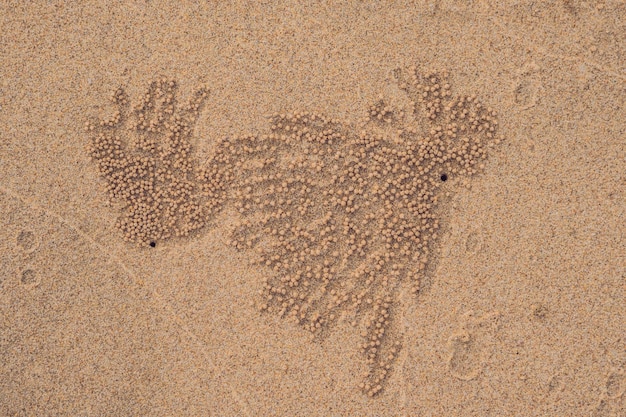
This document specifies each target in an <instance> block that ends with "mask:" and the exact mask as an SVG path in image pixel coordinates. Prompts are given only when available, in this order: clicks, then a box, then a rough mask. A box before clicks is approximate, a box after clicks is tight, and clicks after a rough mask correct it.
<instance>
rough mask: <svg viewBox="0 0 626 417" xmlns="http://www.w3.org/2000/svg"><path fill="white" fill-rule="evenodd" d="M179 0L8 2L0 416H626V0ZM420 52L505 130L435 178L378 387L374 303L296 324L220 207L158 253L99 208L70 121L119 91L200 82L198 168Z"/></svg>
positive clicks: (2, 104) (82, 136)
mask: <svg viewBox="0 0 626 417" xmlns="http://www.w3.org/2000/svg"><path fill="white" fill-rule="evenodd" d="M176 3H177V5H173V4H172V3H171V2H159V1H145V2H95V1H94V2H89V1H85V2H81V3H80V4H68V3H66V2H42V1H41V2H4V3H3V4H2V5H1V6H0V22H1V23H0V29H1V33H2V35H1V36H0V135H1V137H0V237H1V239H0V416H31V415H32V416H48V415H50V416H53V415H54V416H57V415H68V416H79V415H80V416H92V415H93V416H107V415H115V416H126V415H128V416H131V415H132V416H135V415H149V416H161V415H162V416H183V415H190V416H196V415H198V416H207V415H211V416H255V415H257V416H422V415H423V416H429V415H438V416H474V415H476V416H492V415H493V416H505V415H507V416H508V415H510V416H513V415H518V416H589V415H592V416H625V415H626V395H625V394H624V391H625V390H626V239H625V233H626V193H625V190H626V132H625V126H626V123H625V120H626V111H625V107H624V104H625V103H624V102H625V99H626V61H625V56H626V23H625V22H626V3H625V2H624V1H617V0H615V1H613V0H607V1H600V2H582V1H581V2H579V1H565V0H564V1H562V2H551V3H543V2H534V1H524V0H522V1H511V2H495V1H492V0H483V1H476V2H465V1H445V0H441V1H425V2H421V3H419V4H411V3H400V2H394V3H393V4H388V5H381V4H379V3H378V2H347V3H324V4H317V5H311V4H308V2H303V3H302V4H292V2H284V3H279V2H268V3H267V4H261V2H234V3H232V4H227V3H229V2H213V3H211V2H180V4H178V2H176ZM411 67H415V68H416V73H420V74H427V73H429V72H430V71H434V73H437V74H441V73H443V72H447V73H448V74H449V83H450V85H451V87H450V88H451V91H452V92H453V94H455V95H460V96H471V95H473V94H476V96H477V97H478V98H479V99H480V101H481V103H484V106H485V107H486V106H489V107H491V108H492V109H493V110H495V111H497V137H498V138H499V137H500V135H502V136H503V137H504V139H503V140H502V141H501V143H499V144H497V145H494V146H491V147H490V148H489V155H488V157H487V158H486V159H485V160H484V162H483V164H484V168H483V169H482V170H480V172H478V173H477V174H476V175H473V176H471V177H470V176H468V177H467V178H459V179H458V180H457V179H456V178H452V177H451V181H450V182H449V183H447V184H445V185H444V187H446V188H444V189H443V191H444V192H446V193H449V195H448V196H447V197H446V198H444V199H442V201H441V202H440V203H439V206H438V208H437V210H436V211H434V212H433V213H434V215H435V216H436V219H437V221H438V222H439V224H440V229H439V231H438V233H437V237H436V238H435V239H434V241H433V242H432V245H431V246H429V248H431V255H430V256H429V258H428V262H427V263H426V265H425V271H423V272H422V274H421V275H420V277H419V292H418V294H417V296H411V295H410V294H409V291H408V290H409V288H405V287H403V286H402V285H400V286H399V287H398V288H397V290H396V291H395V292H394V296H393V298H390V301H389V302H388V304H389V307H388V308H389V310H390V311H391V312H392V318H393V320H392V321H391V322H390V324H389V329H391V330H390V333H389V334H390V335H388V336H385V337H386V338H385V339H384V340H383V346H384V345H385V343H391V342H393V343H395V342H397V343H398V349H397V354H396V356H395V358H394V359H393V360H392V361H391V366H390V369H389V371H388V373H387V375H386V377H385V379H384V381H382V383H381V388H380V390H378V391H376V392H375V393H372V394H373V395H371V396H370V395H368V389H363V388H360V387H359V385H360V384H361V383H362V379H363V378H362V376H363V375H364V370H366V368H367V364H366V360H365V357H364V356H363V354H362V353H361V352H360V346H361V343H362V339H361V335H360V334H359V332H360V330H359V326H361V322H360V321H359V324H358V325H357V326H353V325H352V324H351V323H350V321H352V319H351V318H349V317H348V316H350V314H352V313H354V314H356V317H355V318H354V319H355V320H357V319H358V320H360V319H361V318H362V317H361V316H360V314H362V315H363V317H365V316H367V314H369V311H368V310H366V311H365V312H362V313H361V312H359V311H356V313H355V311H353V310H349V309H348V310H345V311H341V312H340V313H341V314H340V315H339V317H338V318H337V319H329V324H328V325H327V326H322V330H323V334H322V335H320V336H319V337H313V338H312V337H311V332H310V331H309V330H307V329H306V328H303V326H299V325H297V324H294V323H293V322H292V321H290V320H287V319H285V318H281V317H280V316H279V314H276V312H271V311H270V312H267V311H260V310H261V309H262V308H263V304H264V303H265V302H266V301H265V299H264V297H265V296H264V295H260V294H259V292H260V290H263V288H264V287H263V285H264V280H265V279H267V278H268V277H272V276H273V275H272V274H273V272H272V270H271V269H270V268H269V267H267V268H266V267H262V266H259V265H256V264H254V263H252V262H251V261H250V259H251V252H250V251H247V250H237V249H236V248H235V247H233V245H232V244H229V243H232V236H231V229H232V225H233V224H241V223H237V222H241V218H240V216H239V215H238V214H237V212H236V210H232V209H226V208H225V209H224V211H222V212H221V213H219V215H216V216H214V217H212V218H211V219H210V220H208V221H207V223H206V224H203V225H202V227H200V228H199V230H197V231H193V232H191V233H190V234H189V236H183V237H175V238H163V239H159V240H158V241H155V242H154V243H155V245H154V247H150V246H149V245H148V246H145V245H144V246H140V245H137V244H135V243H133V242H126V241H125V240H124V239H123V237H124V233H120V230H118V229H119V228H117V227H116V221H117V220H118V218H119V217H120V215H121V214H122V213H123V211H121V209H120V208H119V207H118V206H116V202H115V201H113V204H111V202H110V201H109V197H108V193H107V189H106V186H107V183H106V175H104V174H103V173H102V171H100V172H99V169H98V164H97V163H94V160H93V158H90V153H89V146H91V145H92V143H93V142H92V140H93V135H92V134H91V132H89V131H87V132H86V131H85V123H86V122H88V123H91V121H93V120H97V119H99V118H107V117H110V116H111V115H112V114H114V112H115V105H113V104H112V103H111V101H110V100H109V98H110V97H111V93H113V92H115V91H117V89H118V88H120V87H123V89H124V91H125V93H126V94H127V96H128V97H129V101H130V103H131V104H133V105H135V104H136V103H137V102H138V101H139V100H140V98H141V97H142V95H144V94H145V93H146V91H147V90H148V87H149V85H150V83H151V82H153V81H155V80H160V79H161V78H162V77H167V79H168V80H169V79H173V80H176V82H177V85H178V91H177V100H178V101H180V102H181V103H184V102H186V101H188V100H189V98H190V97H192V94H193V92H194V91H195V90H196V89H197V88H198V87H200V86H204V87H205V88H206V93H207V94H206V98H205V99H204V103H203V105H202V106H201V107H199V112H198V113H197V120H196V121H194V122H193V123H191V124H190V128H191V132H190V135H189V144H190V146H191V147H192V153H193V158H194V160H195V161H199V162H198V164H199V165H202V164H203V163H205V161H208V160H210V158H211V155H213V154H214V153H215V152H216V149H218V148H219V146H220V145H219V141H218V140H219V139H223V138H232V137H235V136H238V135H246V134H254V135H262V134H265V133H266V132H268V131H270V127H271V126H270V125H271V124H272V123H274V122H275V120H272V119H270V118H268V116H269V115H272V114H275V113H279V114H280V113H286V114H289V113H292V112H304V111H307V112H313V113H316V114H323V115H326V116H327V117H329V118H332V119H337V120H342V123H343V125H345V126H350V129H354V127H355V126H360V125H359V123H361V120H362V119H363V117H364V116H367V114H368V109H370V106H371V105H372V104H375V103H377V102H378V100H380V97H381V96H382V97H383V98H384V100H385V102H386V103H389V105H390V106H393V108H394V109H396V110H397V109H401V108H410V107H411V103H410V102H409V101H410V99H409V98H408V96H407V95H406V94H404V93H403V91H402V89H401V88H399V86H400V84H401V83H400V84H399V83H398V81H397V80H396V78H397V74H398V73H399V72H398V70H399V69H401V71H404V73H406V71H407V68H411ZM433 91H434V90H433ZM430 97H432V93H431V96H430ZM417 107H419V105H418V106H417ZM417 107H416V108H417ZM397 111H398V112H399V110H397ZM443 111H444V112H445V111H446V110H445V109H444V110H443ZM383 124H384V122H383ZM418 124H419V123H418ZM126 127H127V125H126V124H124V123H121V124H120V126H119V129H118V127H115V129H118V130H114V132H121V133H120V134H124V135H125V134H127V133H124V132H129V130H128V129H126ZM444 128H446V127H445V126H444ZM380 131H381V132H383V133H384V132H387V133H388V129H387V130H385V128H384V126H383V128H381V130H380ZM131 133H132V131H131ZM131 133H128V134H129V135H130V134H131ZM385 134H386V133H385ZM294 146H295V145H294ZM91 156H93V155H91ZM303 156H304V157H305V159H306V155H303ZM296 157H297V155H296ZM362 162H364V164H366V165H367V164H369V163H370V162H371V161H370V160H369V159H367V158H365V159H362ZM329 169H330V168H329ZM286 172H288V173H289V172H290V171H286ZM331 174H332V172H331ZM329 175H330V174H329ZM466 180H467V182H465V181H466ZM339 189H340V188H339ZM315 198H317V199H315ZM315 198H314V200H315V202H317V201H318V200H319V201H324V198H322V197H321V195H317V196H316V197H315ZM329 198H330V197H329ZM315 204H317V203H315ZM315 204H313V206H315ZM320 204H321V203H320ZM220 207H221V206H220ZM314 208H315V207H314ZM431 235H432V233H431ZM143 243H148V241H145V242H143ZM339 255H342V253H340V254H339ZM307 262H309V263H310V264H311V265H314V264H315V261H314V260H307ZM343 284H344V281H341V282H340V285H343ZM261 292H262V291H261ZM274 301H275V300H274ZM259 306H261V308H259ZM270 307H271V303H270ZM381 308H382V307H381ZM385 323H387V322H386V321H385ZM322 324H323V321H322ZM389 349H391V348H389ZM377 369H378V368H377ZM380 369H382V368H380Z"/></svg>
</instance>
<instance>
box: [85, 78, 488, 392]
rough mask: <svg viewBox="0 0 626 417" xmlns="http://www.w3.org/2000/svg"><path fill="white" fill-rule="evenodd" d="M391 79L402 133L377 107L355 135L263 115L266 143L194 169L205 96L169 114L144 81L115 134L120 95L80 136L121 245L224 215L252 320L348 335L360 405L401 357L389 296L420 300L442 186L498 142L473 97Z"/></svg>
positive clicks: (430, 82)
mask: <svg viewBox="0 0 626 417" xmlns="http://www.w3.org/2000/svg"><path fill="white" fill-rule="evenodd" d="M397 78H398V82H399V86H400V88H401V89H402V90H403V91H404V92H405V93H406V95H407V96H408V98H409V99H410V101H411V104H412V107H413V108H412V109H410V113H411V115H412V116H413V117H412V119H411V120H410V121H409V118H408V117H406V115H405V114H404V112H402V111H398V110H396V109H394V108H393V107H392V106H389V105H388V104H386V103H385V101H384V99H382V98H381V99H380V100H379V101H377V102H376V103H375V104H374V105H372V106H371V107H370V108H369V109H368V117H367V120H366V121H365V122H364V123H363V125H362V126H360V127H354V126H351V125H348V124H346V123H344V122H340V121H337V120H333V119H330V118H327V117H325V116H323V115H319V114H314V113H311V112H307V111H302V112H297V111H296V112H292V113H290V114H282V115H279V114H276V115H274V116H273V117H272V118H271V120H270V122H271V129H270V131H269V132H267V134H264V135H259V136H250V135H248V136H241V137H234V138H227V139H223V140H219V141H218V143H217V146H216V149H215V151H214V153H213V154H212V156H211V157H210V158H209V160H208V161H207V163H206V164H204V165H203V166H200V167H197V166H196V163H195V162H194V160H193V158H192V157H191V149H190V146H189V137H190V135H191V132H192V129H193V124H194V123H195V121H196V118H197V116H198V112H199V109H200V105H201V102H202V99H203V98H204V97H206V94H207V92H206V90H204V89H200V90H198V92H197V93H196V95H195V96H194V97H193V98H192V100H191V102H190V104H189V105H188V106H186V107H185V108H183V109H182V110H181V111H178V110H177V109H176V107H175V103H174V102H175V92H174V88H175V83H174V82H173V81H168V80H161V81H156V82H153V83H152V84H151V85H150V88H149V90H148V93H147V94H146V95H145V97H143V98H142V100H140V102H139V105H138V106H137V107H136V108H135V109H134V111H133V113H132V119H133V120H132V121H128V123H127V113H128V112H127V111H126V110H125V106H126V105H127V99H126V97H125V94H124V92H123V91H122V90H119V91H118V92H116V93H115V94H114V95H113V101H114V102H115V103H116V104H117V105H118V106H119V107H120V111H118V112H117V113H115V114H114V116H113V117H112V118H111V119H109V120H105V121H102V122H101V123H99V124H88V125H87V130H88V131H89V132H91V133H92V135H93V139H92V144H91V148H90V154H91V155H92V157H93V158H94V159H95V160H96V162H97V163H98V167H99V170H100V174H101V175H102V177H103V178H104V179H105V181H106V183H107V187H108V190H109V193H110V195H111V197H112V199H113V200H114V201H115V202H117V203H120V204H121V210H122V216H121V218H120V221H119V223H118V228H119V229H120V230H121V232H122V234H123V236H124V237H125V238H126V239H127V240H129V241H132V242H136V243H138V244H140V245H148V244H151V245H154V244H155V242H156V241H158V240H162V239H167V238H170V237H172V236H186V235H188V234H189V233H190V232H191V231H194V230H198V229H200V228H202V227H203V226H205V225H206V224H207V222H208V220H209V219H210V217H211V216H212V215H214V214H215V213H216V212H218V211H219V210H221V209H222V208H223V207H225V206H226V205H229V206H231V207H233V208H234V209H236V211H237V212H238V213H239V218H238V219H236V221H235V228H234V230H233V231H232V236H231V245H233V246H234V247H235V248H237V249H238V250H242V251H250V252H251V262H254V263H256V264H258V265H261V266H262V267H263V268H265V270H266V278H265V280H264V282H263V285H262V288H261V289H260V290H259V294H260V302H259V309H260V310H261V311H267V312H270V313H275V314H278V315H280V316H283V317H287V318H289V319H290V320H292V321H294V322H295V323H298V324H299V325H301V326H302V327H303V328H304V329H306V330H307V331H309V332H311V334H312V337H313V338H315V337H318V336H323V334H324V332H325V330H326V329H328V328H329V327H330V326H332V325H333V324H335V323H336V322H338V321H339V320H340V319H345V320H347V321H348V322H350V323H351V324H352V325H353V326H354V327H355V328H357V331H359V332H360V334H361V336H362V342H361V343H360V344H359V346H356V347H355V348H356V349H359V350H360V352H361V353H362V355H363V358H364V360H365V361H366V363H367V371H366V372H365V374H364V375H363V381H362V382H361V383H360V387H361V389H362V390H363V392H364V393H366V394H367V395H369V396H374V395H376V394H377V393H379V392H380V391H381V390H382V389H383V386H384V384H385V381H386V380H387V379H388V378H389V376H390V374H391V372H392V371H393V363H394V361H395V359H396V358H397V356H398V353H399V350H400V349H401V347H402V340H401V337H402V335H401V332H400V330H399V327H398V326H397V325H394V321H393V318H394V316H395V315H397V314H398V311H396V310H397V308H398V307H397V299H398V291H400V285H401V284H402V283H409V284H410V287H411V288H412V292H413V294H417V293H418V292H419V290H420V280H421V279H422V277H423V274H424V271H425V270H426V268H427V265H428V263H429V261H430V260H431V258H432V256H433V254H432V251H433V247H432V244H433V242H434V241H435V240H436V238H437V232H438V229H439V226H440V221H439V219H438V218H437V216H436V213H437V211H436V208H437V207H438V205H439V204H441V201H442V199H443V196H442V193H447V192H449V191H450V190H451V188H450V186H449V185H446V186H445V187H443V185H444V184H445V183H446V182H447V181H450V183H454V184H457V183H458V182H459V181H458V180H459V179H462V178H468V177H470V176H472V175H474V174H476V173H477V172H479V171H480V169H482V168H483V166H484V165H483V164H482V162H483V161H484V160H485V158H486V157H487V154H488V150H489V148H490V147H491V146H493V145H494V144H497V143H499V140H500V139H499V138H496V132H497V124H498V123H497V120H496V112H495V111H494V110H493V109H491V108H488V107H485V106H483V105H482V104H481V103H480V101H479V100H478V99H477V97H476V96H465V97H455V96H453V95H452V93H451V88H450V85H449V83H448V80H447V78H448V77H447V74H446V73H434V72H432V73H426V74H423V75H420V74H418V73H417V71H416V69H415V68H411V69H409V70H407V71H399V72H398V73H397ZM125 124H126V125H128V126H126V127H127V128H128V129H124V128H123V126H124V125H125ZM381 126H388V127H391V128H393V130H394V132H395V133H384V134H383V133H381V132H383V131H384V132H387V130H385V129H381Z"/></svg>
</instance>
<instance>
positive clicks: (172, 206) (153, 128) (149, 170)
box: [86, 79, 210, 245]
mask: <svg viewBox="0 0 626 417" xmlns="http://www.w3.org/2000/svg"><path fill="white" fill-rule="evenodd" d="M175 94H176V83H175V82H174V81H172V80H166V79H162V80H158V81H153V82H152V83H151V84H150V86H149V88H148V91H147V92H146V94H145V95H144V96H143V97H142V98H141V99H140V100H139V103H138V104H137V105H136V106H135V107H134V108H133V109H130V108H129V103H128V99H127V97H126V94H125V92H124V90H123V89H118V90H117V91H116V92H115V93H114V94H113V95H112V97H111V99H112V101H113V103H114V104H115V105H116V106H117V108H118V110H117V111H116V112H115V113H114V114H113V116H112V117H111V118H109V119H105V120H102V121H100V122H99V123H87V126H86V128H87V130H88V131H89V132H90V133H91V135H92V141H91V145H90V147H89V154H90V155H91V157H92V158H93V160H95V162H96V163H97V165H98V170H99V173H100V175H101V176H102V177H103V179H104V180H105V182H106V187H107V190H108V192H109V195H110V197H111V200H112V201H113V202H115V203H117V204H118V205H119V207H120V208H121V211H122V215H121V216H120V218H119V220H118V222H117V227H118V228H119V229H120V231H121V232H122V233H123V236H124V238H125V239H126V240H127V241H130V242H135V243H138V244H140V245H148V244H149V243H151V242H156V241H158V240H162V239H167V238H169V237H172V236H186V235H188V234H189V233H190V232H192V231H194V230H197V229H200V228H201V227H203V226H204V224H205V221H206V218H207V217H208V216H209V215H210V210H209V207H208V206H209V205H207V204H206V202H205V201H204V197H203V196H202V195H201V192H200V190H199V185H198V182H197V180H196V178H195V170H196V168H195V166H194V161H193V160H192V159H191V157H190V152H191V149H190V144H189V138H190V136H191V133H192V130H193V125H194V123H195V121H196V118H197V116H198V114H199V110H200V106H201V104H202V102H203V100H204V98H205V97H206V90H205V89H198V90H197V91H196V93H195V94H194V95H193V97H192V98H191V100H190V101H189V104H187V105H186V106H184V107H183V108H181V109H178V108H177V107H176V103H175Z"/></svg>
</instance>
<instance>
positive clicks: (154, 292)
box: [0, 184, 252, 417]
mask: <svg viewBox="0 0 626 417" xmlns="http://www.w3.org/2000/svg"><path fill="white" fill-rule="evenodd" d="M0 192H3V193H4V194H6V195H8V196H10V197H13V198H16V199H18V200H19V201H21V202H22V203H23V204H25V205H27V206H30V207H31V208H34V209H36V210H40V211H43V212H44V213H45V214H46V215H48V216H50V217H53V218H55V219H56V220H58V221H59V222H61V223H63V224H65V225H66V226H68V227H69V228H70V229H72V230H74V231H75V232H76V233H78V235H79V236H80V237H81V238H83V239H84V240H86V241H87V242H89V243H90V244H91V245H93V246H95V247H96V248H97V249H98V250H99V251H101V252H102V253H104V254H105V255H106V256H108V257H109V259H111V260H113V261H114V262H115V263H116V264H117V265H118V266H119V267H120V268H121V269H122V271H124V273H126V274H127V275H128V276H129V277H130V278H131V279H132V280H133V281H134V282H135V284H137V285H139V286H140V287H142V288H145V289H146V290H147V291H148V292H149V293H150V294H151V295H152V297H153V298H154V301H156V302H157V304H158V305H159V306H160V307H162V308H163V310H165V311H166V312H167V313H168V314H169V315H170V316H171V318H172V319H173V320H174V322H175V323H176V324H177V325H178V326H179V328H180V329H182V330H183V331H184V332H185V333H187V335H188V336H189V337H190V338H191V339H192V340H193V341H194V342H195V343H196V344H197V345H198V347H199V348H200V351H201V352H202V355H203V356H204V357H205V360H206V361H207V363H208V364H209V366H210V367H211V368H213V369H214V370H218V368H217V367H216V366H215V364H214V362H213V360H211V358H210V357H209V356H207V354H206V351H207V349H206V348H207V346H206V344H205V343H204V342H203V341H202V340H201V339H200V338H199V337H198V336H196V334H195V333H194V332H193V331H192V330H191V329H190V328H189V326H188V325H187V324H186V323H185V322H184V321H183V320H182V319H181V318H180V317H179V316H178V315H177V314H176V312H175V311H174V309H173V308H172V305H171V304H170V303H169V302H168V301H167V300H165V299H164V298H163V297H162V296H161V294H160V293H159V292H158V291H157V290H155V289H153V288H149V287H147V286H146V285H145V282H144V281H143V280H142V279H141V278H139V277H138V276H137V275H136V274H135V273H134V272H133V271H132V270H131V269H130V268H128V267H127V266H126V265H125V264H124V262H122V260H121V259H120V258H118V257H117V256H116V255H115V254H113V253H111V252H110V251H109V250H108V249H107V248H106V247H105V246H102V245H101V244H99V243H98V242H97V241H95V240H94V239H93V238H92V237H91V236H89V235H88V234H86V233H84V232H83V231H82V230H80V228H79V227H78V226H75V225H74V224H73V223H72V222H71V221H70V220H68V219H66V218H65V217H63V216H61V215H60V214H58V213H55V212H53V211H51V210H49V209H45V208H43V207H42V206H41V205H39V204H37V203H35V202H33V201H32V200H30V199H29V198H27V197H24V196H22V195H20V194H19V193H17V192H15V191H13V190H11V189H9V188H7V187H5V186H4V185H2V184H0ZM218 372H219V371H218ZM228 388H229V391H230V394H231V396H232V397H233V399H234V400H235V401H236V402H237V404H238V405H239V407H240V408H241V410H242V411H243V412H244V414H245V415H246V416H248V417H251V416H252V414H251V412H250V410H249V408H248V405H247V403H246V401H245V400H244V399H243V398H242V397H241V395H240V394H239V392H238V391H237V390H236V389H235V388H234V387H232V386H231V385H230V384H229V386H228Z"/></svg>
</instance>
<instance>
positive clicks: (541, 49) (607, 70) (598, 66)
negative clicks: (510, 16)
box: [483, 0, 626, 81]
mask: <svg viewBox="0 0 626 417" xmlns="http://www.w3.org/2000/svg"><path fill="white" fill-rule="evenodd" d="M483 5H484V6H487V7H488V8H491V4H490V2H489V1H488V0H486V1H484V2H483ZM487 19H488V20H489V21H490V22H491V23H493V24H494V25H496V26H497V27H498V28H499V29H500V33H502V34H503V35H504V36H508V37H510V38H511V39H513V40H514V41H516V42H518V43H521V44H522V45H524V46H526V47H527V48H529V49H532V50H533V51H534V52H537V53H539V54H541V55H544V56H546V57H548V58H553V59H560V60H563V61H570V62H575V63H579V64H585V65H588V66H590V67H592V68H595V69H596V70H598V71H600V72H601V73H604V74H606V75H609V76H611V77H614V78H617V79H620V80H622V81H626V74H624V75H623V74H621V73H620V72H619V71H617V70H615V69H613V68H610V67H606V66H604V65H601V64H599V63H597V62H593V61H588V60H586V59H583V58H580V57H576V56H570V55H561V54H555V53H553V52H550V51H549V50H548V49H547V48H546V47H545V46H542V45H540V44H537V43H535V42H532V41H529V40H527V39H525V38H522V37H520V36H518V35H517V34H515V33H511V31H510V30H505V27H504V26H503V25H502V24H501V23H500V20H499V19H498V18H494V17H493V16H489V15H488V16H487Z"/></svg>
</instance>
